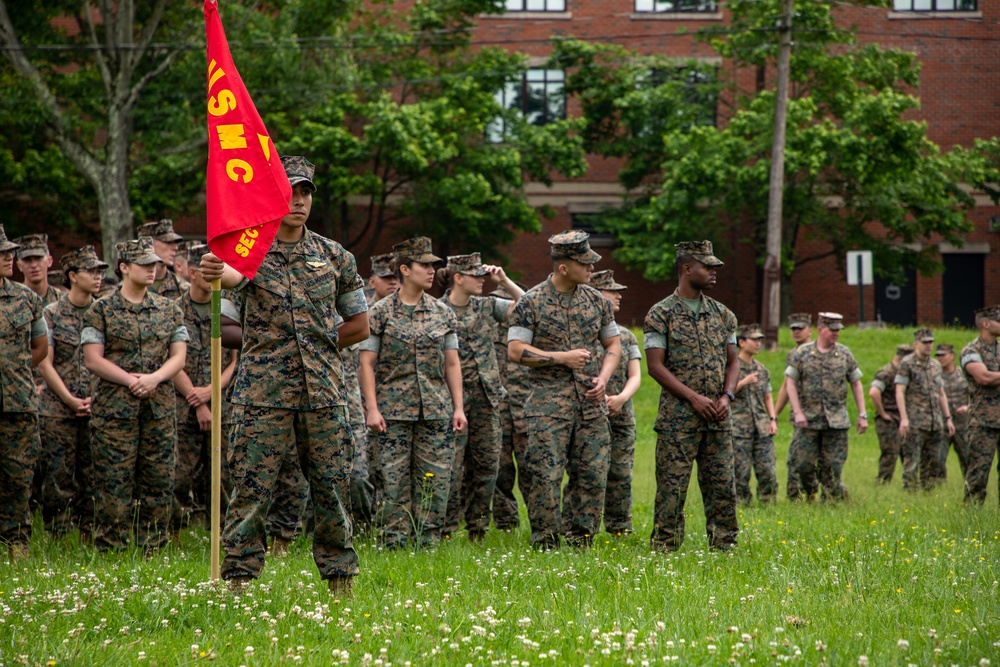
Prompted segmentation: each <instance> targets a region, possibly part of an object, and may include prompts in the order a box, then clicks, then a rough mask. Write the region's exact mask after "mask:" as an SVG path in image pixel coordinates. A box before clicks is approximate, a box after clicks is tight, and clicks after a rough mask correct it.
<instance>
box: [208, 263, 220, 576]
mask: <svg viewBox="0 0 1000 667" xmlns="http://www.w3.org/2000/svg"><path fill="white" fill-rule="evenodd" d="M221 318H222V280H220V279H218V278H216V279H215V280H213V281H212V492H211V494H210V495H209V503H210V504H211V506H212V512H211V517H212V542H211V544H212V547H211V551H212V579H218V578H219V571H220V564H219V555H220V553H221V550H222V544H221V543H222V540H221V534H220V533H221V526H220V524H221V523H222V509H221V507H220V505H221V499H222V322H221Z"/></svg>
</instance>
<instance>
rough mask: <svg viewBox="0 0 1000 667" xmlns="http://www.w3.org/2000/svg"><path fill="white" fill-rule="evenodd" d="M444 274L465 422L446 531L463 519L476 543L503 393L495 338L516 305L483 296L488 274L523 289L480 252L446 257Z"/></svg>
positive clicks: (495, 463) (493, 467)
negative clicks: (452, 314)
mask: <svg viewBox="0 0 1000 667" xmlns="http://www.w3.org/2000/svg"><path fill="white" fill-rule="evenodd" d="M445 275H446V276H448V279H447V281H446V282H447V283H448V284H449V287H448V289H447V290H446V291H445V293H444V296H442V297H441V302H442V303H443V304H445V305H446V306H448V307H449V308H451V309H452V310H453V311H454V312H455V317H456V320H457V322H458V355H459V359H460V360H461V362H462V403H463V405H464V407H465V415H466V418H467V419H468V420H469V426H468V428H467V429H465V430H464V431H462V432H461V433H459V434H457V435H456V438H455V463H454V465H453V466H452V476H451V492H450V494H449V496H448V512H447V518H446V520H445V532H446V533H452V532H455V531H456V530H458V528H459V524H460V523H461V521H462V520H463V519H464V520H465V526H466V528H467V529H468V531H469V539H470V540H472V541H480V540H482V539H483V536H484V534H485V533H486V530H487V529H488V528H489V526H490V516H491V511H490V503H491V502H492V501H493V491H494V489H495V488H496V480H497V470H498V467H499V464H500V447H501V440H502V437H503V432H502V431H501V426H500V404H501V401H502V400H503V399H504V398H505V395H506V390H505V389H504V388H503V384H502V383H501V381H500V367H499V364H498V363H497V358H496V350H495V349H494V347H493V340H494V338H495V337H496V329H497V325H498V324H502V323H505V322H506V321H507V316H508V313H509V312H510V309H511V306H513V304H514V302H513V301H512V300H509V299H501V298H498V297H495V296H485V297H484V296H481V295H482V291H483V284H484V282H485V279H486V276H488V275H493V276H494V277H496V278H497V279H498V280H499V281H500V283H501V284H502V285H503V286H504V288H505V289H507V290H508V291H509V292H513V293H514V296H515V297H518V298H519V297H520V296H521V294H523V290H521V289H520V288H519V287H518V286H517V285H515V284H514V282H513V281H512V280H510V279H509V278H507V274H505V273H504V272H503V269H501V268H500V267H496V266H491V265H486V264H483V262H482V258H481V257H480V255H479V253H478V252H476V253H472V254H471V255H452V256H450V257H448V265H447V267H446V268H445Z"/></svg>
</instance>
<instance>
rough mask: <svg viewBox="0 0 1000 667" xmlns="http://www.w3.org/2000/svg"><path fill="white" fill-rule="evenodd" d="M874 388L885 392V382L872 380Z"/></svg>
mask: <svg viewBox="0 0 1000 667" xmlns="http://www.w3.org/2000/svg"><path fill="white" fill-rule="evenodd" d="M872 386H873V387H875V388H876V389H878V390H879V391H885V382H882V381H881V380H872Z"/></svg>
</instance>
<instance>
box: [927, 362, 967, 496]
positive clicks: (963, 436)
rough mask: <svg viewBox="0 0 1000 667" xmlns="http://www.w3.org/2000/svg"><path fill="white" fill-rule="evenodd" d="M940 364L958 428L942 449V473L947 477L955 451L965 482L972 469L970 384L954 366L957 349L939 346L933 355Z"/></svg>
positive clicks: (959, 369) (949, 405)
mask: <svg viewBox="0 0 1000 667" xmlns="http://www.w3.org/2000/svg"><path fill="white" fill-rule="evenodd" d="M934 356H935V357H937V360H938V363H939V364H941V377H942V378H944V393H945V395H946V396H947V397H948V407H950V408H951V423H952V424H954V425H955V433H954V435H951V436H948V438H946V439H945V442H944V445H942V447H941V470H942V471H944V472H945V474H947V470H948V452H949V451H950V450H951V448H952V447H954V448H955V454H957V455H958V466H959V468H960V469H961V471H962V479H963V480H964V479H965V470H966V468H967V467H968V465H969V441H968V439H967V437H968V434H967V431H968V430H969V383H968V382H967V381H966V380H965V374H964V373H963V372H962V369H961V368H959V367H957V366H956V365H955V346H954V345H949V344H947V343H938V346H937V350H936V351H935V352H934Z"/></svg>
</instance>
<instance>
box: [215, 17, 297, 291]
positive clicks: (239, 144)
mask: <svg viewBox="0 0 1000 667" xmlns="http://www.w3.org/2000/svg"><path fill="white" fill-rule="evenodd" d="M205 37H206V40H207V43H208V46H207V56H208V75H207V80H208V91H207V109H208V114H207V116H208V171H207V174H206V179H205V180H206V217H207V227H208V229H207V236H208V246H209V248H210V249H211V250H212V252H213V253H215V255H216V256H217V257H219V258H220V259H222V260H223V261H224V262H226V263H227V264H229V265H230V266H232V267H233V268H234V269H236V270H237V271H239V272H240V273H241V274H243V275H244V276H246V277H247V278H250V279H252V278H253V277H254V276H255V275H256V274H257V269H258V268H259V267H260V263H261V262H263V261H264V257H265V256H266V255H267V251H268V249H269V248H270V247H271V243H272V242H274V237H275V236H276V235H277V233H278V226H279V225H280V224H281V219H282V218H283V217H284V216H285V215H287V214H288V202H289V200H290V199H291V197H292V188H291V186H290V185H289V184H288V177H287V176H285V169H284V167H282V165H281V160H280V159H279V158H278V151H277V150H275V148H274V143H273V142H272V141H271V139H270V136H269V135H268V133H267V128H265V127H264V122H263V121H262V120H261V119H260V115H259V114H258V113H257V109H256V108H255V107H254V104H253V100H252V99H250V93H249V92H247V89H246V86H245V85H243V79H241V78H240V74H239V72H237V71H236V65H235V64H234V63H233V57H232V54H231V53H230V52H229V43H228V42H227V41H226V33H225V31H224V30H223V28H222V19H221V17H220V16H219V7H218V4H217V3H216V2H215V0H205ZM245 137H257V139H258V140H255V141H247V140H246V139H245Z"/></svg>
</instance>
